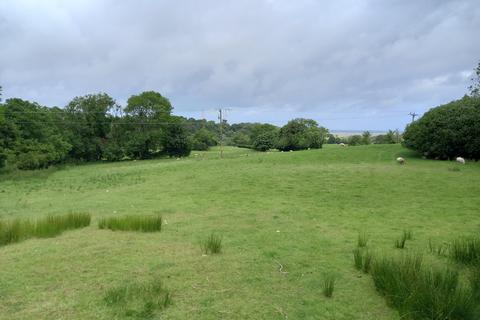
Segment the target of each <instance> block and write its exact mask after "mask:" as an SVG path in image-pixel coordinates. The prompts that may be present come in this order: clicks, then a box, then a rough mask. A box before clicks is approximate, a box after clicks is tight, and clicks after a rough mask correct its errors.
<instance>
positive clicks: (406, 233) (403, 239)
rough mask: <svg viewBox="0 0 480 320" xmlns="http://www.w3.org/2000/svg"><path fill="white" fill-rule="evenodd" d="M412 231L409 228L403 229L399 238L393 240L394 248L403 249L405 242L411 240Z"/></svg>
mask: <svg viewBox="0 0 480 320" xmlns="http://www.w3.org/2000/svg"><path fill="white" fill-rule="evenodd" d="M412 238H413V233H412V231H411V230H403V233H402V236H401V237H400V239H397V240H395V248H397V249H404V248H405V243H406V242H407V240H412Z"/></svg>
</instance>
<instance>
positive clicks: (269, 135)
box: [253, 131, 277, 151]
mask: <svg viewBox="0 0 480 320" xmlns="http://www.w3.org/2000/svg"><path fill="white" fill-rule="evenodd" d="M276 143H277V133H276V132H275V131H267V132H264V133H261V134H260V135H258V136H257V137H256V138H255V140H254V141H253V149H255V150H257V151H268V150H270V149H273V148H275V144H276Z"/></svg>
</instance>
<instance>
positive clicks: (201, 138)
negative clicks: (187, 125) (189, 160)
mask: <svg viewBox="0 0 480 320" xmlns="http://www.w3.org/2000/svg"><path fill="white" fill-rule="evenodd" d="M215 145H217V140H216V139H215V134H214V133H213V132H211V131H209V130H207V129H205V128H202V129H200V130H198V131H197V132H196V133H195V135H194V136H193V139H192V148H193V150H208V149H209V148H210V147H211V146H215Z"/></svg>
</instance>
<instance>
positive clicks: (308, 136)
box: [277, 118, 328, 151]
mask: <svg viewBox="0 0 480 320" xmlns="http://www.w3.org/2000/svg"><path fill="white" fill-rule="evenodd" d="M327 133H328V131H327V130H326V129H325V128H322V127H319V126H318V124H317V122H316V121H315V120H311V119H301V118H300V119H294V120H291V121H289V122H288V123H287V124H286V125H285V126H283V127H282V128H281V129H280V132H279V137H278V145H277V148H278V149H279V150H282V151H288V150H302V149H307V148H321V147H322V145H323V141H324V139H325V136H326V134H327Z"/></svg>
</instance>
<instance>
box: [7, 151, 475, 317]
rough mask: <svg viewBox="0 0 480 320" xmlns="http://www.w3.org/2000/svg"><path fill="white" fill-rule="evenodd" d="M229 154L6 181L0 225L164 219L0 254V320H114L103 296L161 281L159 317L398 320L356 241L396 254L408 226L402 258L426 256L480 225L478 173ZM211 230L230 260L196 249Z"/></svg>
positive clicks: (363, 156) (303, 155) (299, 155)
mask: <svg viewBox="0 0 480 320" xmlns="http://www.w3.org/2000/svg"><path fill="white" fill-rule="evenodd" d="M227 151H228V152H227V156H226V157H227V159H224V160H219V159H216V154H214V153H211V152H210V153H205V154H203V153H202V155H204V156H197V157H195V156H193V155H192V157H191V158H190V159H182V160H154V161H137V162H125V163H111V164H94V165H85V166H78V167H70V168H65V169H63V170H46V171H42V172H34V173H21V174H17V175H16V176H13V175H10V176H9V175H3V176H0V179H1V182H0V216H1V217H2V218H5V217H20V216H21V217H33V216H40V215H46V214H60V213H65V212H70V211H84V212H89V213H91V214H92V215H93V218H94V220H96V219H98V218H99V217H103V216H112V215H121V214H150V213H157V212H160V213H162V214H163V216H164V217H165V218H166V220H167V223H168V224H167V225H165V228H164V229H163V231H162V232H161V233H156V234H140V233H133V232H111V231H107V230H98V229H97V227H96V224H95V223H94V225H92V226H91V227H89V228H86V229H82V230H77V231H72V232H66V233H65V234H63V235H62V236H60V237H57V238H53V239H33V240H28V241H25V242H22V243H19V244H14V245H10V246H6V247H1V248H0V318H2V319H53V318H56V319H111V318H112V313H111V310H109V309H108V308H107V307H106V306H105V304H104V303H103V302H102V297H103V294H104V291H105V290H106V289H107V288H110V287H113V286H116V285H120V284H122V283H125V281H130V280H131V281H134V280H136V279H146V278H148V277H151V276H157V275H158V276H160V277H162V278H163V279H164V280H165V283H166V286H167V287H168V288H169V289H171V291H172V292H173V299H174V304H173V305H172V306H171V307H169V308H168V309H167V310H166V311H165V312H164V313H163V317H164V318H165V319H188V318H195V319H219V318H225V319H247V318H248V319H282V318H284V315H288V318H289V319H398V315H397V313H396V312H395V311H394V310H392V309H390V308H388V307H387V306H386V305H385V301H384V299H383V298H382V297H380V296H379V295H378V294H377V293H376V291H375V289H374V287H373V284H372V281H371V279H370V278H369V277H368V276H364V275H362V274H361V273H359V272H357V271H355V270H354V268H353V265H352V263H353V261H352V249H353V248H354V247H355V245H356V239H357V235H358V232H359V231H361V230H364V231H366V232H367V233H368V234H370V238H371V241H370V243H369V246H373V247H375V248H378V249H384V250H390V251H392V250H393V249H392V247H393V242H394V240H395V239H396V238H397V237H398V236H399V235H400V233H401V231H402V230H403V229H404V228H411V229H412V230H413V232H414V237H415V240H414V241H412V242H409V243H408V244H407V246H408V250H426V247H427V243H428V239H429V238H432V239H433V240H434V241H435V240H436V241H443V240H449V239H452V238H454V237H455V236H457V235H459V234H471V233H474V232H478V230H479V227H480V212H479V209H478V208H480V197H479V195H480V183H478V181H480V164H475V163H468V164H467V165H466V166H463V167H461V170H460V171H451V170H449V168H453V167H457V165H456V164H455V163H451V162H439V161H427V160H421V159H418V158H414V157H413V156H412V154H410V153H408V152H407V151H405V150H404V149H402V148H401V147H400V146H396V145H392V146H366V147H350V148H340V147H337V146H326V147H325V148H324V149H323V150H311V151H303V152H293V153H265V154H261V153H251V152H249V151H248V150H244V149H228V150H227ZM247 153H248V154H249V155H248V156H246V154H247ZM399 154H401V155H402V156H405V157H407V164H406V165H405V166H400V165H397V164H396V163H395V161H394V159H395V157H396V156H397V155H399ZM277 230H278V231H280V232H277ZM212 231H216V232H218V233H220V234H223V236H224V253H223V254H221V255H219V256H208V257H205V256H202V254H201V251H200V245H199V244H200V242H201V241H202V239H204V238H205V237H206V236H208V234H210V232H212ZM277 262H278V263H281V264H282V265H283V266H284V271H287V272H288V274H282V273H280V272H278V269H279V266H278V264H277ZM325 273H333V274H335V275H336V276H337V279H338V280H337V285H336V288H335V292H334V296H333V298H332V299H327V298H325V297H324V296H323V295H322V291H321V284H322V279H323V275H324V274H325Z"/></svg>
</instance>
